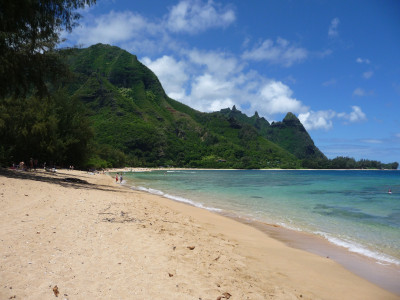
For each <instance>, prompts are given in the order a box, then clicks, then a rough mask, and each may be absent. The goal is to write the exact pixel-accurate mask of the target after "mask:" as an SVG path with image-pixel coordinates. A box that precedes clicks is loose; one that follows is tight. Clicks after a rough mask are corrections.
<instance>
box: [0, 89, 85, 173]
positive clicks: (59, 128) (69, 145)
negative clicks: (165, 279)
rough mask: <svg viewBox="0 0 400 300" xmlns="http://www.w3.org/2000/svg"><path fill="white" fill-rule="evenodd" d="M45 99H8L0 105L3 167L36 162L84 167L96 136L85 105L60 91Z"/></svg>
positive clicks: (0, 151) (0, 149)
mask: <svg viewBox="0 0 400 300" xmlns="http://www.w3.org/2000/svg"><path fill="white" fill-rule="evenodd" d="M43 100H44V99H43V98H39V97H36V96H32V97H29V98H6V99H4V101H2V102H0V145H1V146H0V164H2V165H9V164H10V163H12V162H15V163H17V162H19V161H21V160H23V161H25V162H27V161H29V159H30V158H31V157H32V158H35V159H38V160H39V161H40V162H45V161H46V162H47V163H50V162H53V163H57V164H59V165H65V166H66V165H70V164H73V165H76V166H82V165H84V162H85V160H86V158H87V154H88V153H87V149H88V143H89V142H90V140H91V139H92V137H93V132H92V129H91V127H90V124H89V122H88V119H87V118H86V116H85V108H84V106H83V104H82V103H81V102H80V101H79V100H77V99H73V98H69V97H68V96H67V95H66V93H65V91H63V90H58V91H56V92H54V93H52V96H49V97H47V98H46V99H45V101H43Z"/></svg>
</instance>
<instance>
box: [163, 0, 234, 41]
mask: <svg viewBox="0 0 400 300" xmlns="http://www.w3.org/2000/svg"><path fill="white" fill-rule="evenodd" d="M235 19H236V16H235V12H234V11H233V10H232V9H231V8H229V7H224V8H222V7H220V6H218V5H217V4H216V3H214V2H213V1H212V0H209V1H208V2H207V3H203V2H202V1H199V0H184V1H181V2H179V3H178V4H177V5H175V6H173V7H172V9H171V10H170V12H169V15H168V17H167V27H168V29H169V30H171V31H172V32H185V33H190V34H194V33H198V32H202V31H205V30H207V29H209V28H215V27H227V26H229V25H230V24H231V23H233V22H234V21H235Z"/></svg>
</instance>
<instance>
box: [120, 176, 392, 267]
mask: <svg viewBox="0 0 400 300" xmlns="http://www.w3.org/2000/svg"><path fill="white" fill-rule="evenodd" d="M124 179H125V181H126V182H125V184H126V185H128V186H130V187H131V188H132V189H135V190H141V191H146V192H149V193H153V194H157V195H161V196H164V197H166V198H170V199H172V200H175V201H180V202H185V203H188V204H190V205H194V206H197V207H201V208H204V209H207V210H210V211H214V212H217V213H221V214H223V215H227V216H230V217H233V218H237V219H240V220H244V221H246V222H247V223H250V224H251V223H252V222H261V223H268V224H276V225H280V226H281V227H285V228H287V229H291V230H294V231H297V232H303V233H307V234H312V235H316V236H319V237H322V238H323V239H325V240H327V241H329V242H330V243H331V244H334V245H336V246H339V247H342V248H344V249H346V250H347V251H349V252H353V253H357V254H359V255H361V256H364V257H367V258H369V259H372V260H374V261H375V262H376V263H377V264H380V265H384V266H385V265H391V266H395V267H396V269H397V270H400V269H399V267H400V171H396V170H395V171H389V170H388V171H384V170H383V171H377V170H371V171H368V170H343V171H342V170H175V171H173V170H163V171H152V172H133V173H131V172H127V173H125V176H124ZM389 191H390V192H391V193H389Z"/></svg>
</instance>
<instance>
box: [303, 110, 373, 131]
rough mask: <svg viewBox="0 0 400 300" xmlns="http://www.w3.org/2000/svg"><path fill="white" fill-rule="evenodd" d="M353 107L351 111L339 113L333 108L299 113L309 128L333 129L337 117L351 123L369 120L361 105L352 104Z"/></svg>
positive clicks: (305, 125)
mask: <svg viewBox="0 0 400 300" xmlns="http://www.w3.org/2000/svg"><path fill="white" fill-rule="evenodd" d="M351 108H352V111H351V112H350V113H345V112H342V113H337V112H335V111H333V110H320V111H309V112H306V113H302V114H299V120H300V122H301V123H302V124H303V125H304V127H305V128H306V129H307V130H316V129H325V130H328V129H331V128H332V127H333V120H334V119H335V118H337V119H344V120H346V122H349V123H355V122H361V121H365V120H367V117H366V115H365V113H364V112H363V111H362V110H361V108H360V107H359V106H352V107H351Z"/></svg>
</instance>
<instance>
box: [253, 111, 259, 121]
mask: <svg viewBox="0 0 400 300" xmlns="http://www.w3.org/2000/svg"><path fill="white" fill-rule="evenodd" d="M254 117H256V118H257V119H258V118H260V116H259V115H258V112H257V111H256V112H255V113H254Z"/></svg>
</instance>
